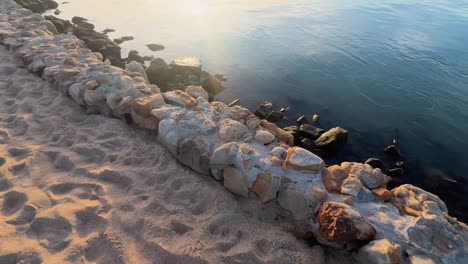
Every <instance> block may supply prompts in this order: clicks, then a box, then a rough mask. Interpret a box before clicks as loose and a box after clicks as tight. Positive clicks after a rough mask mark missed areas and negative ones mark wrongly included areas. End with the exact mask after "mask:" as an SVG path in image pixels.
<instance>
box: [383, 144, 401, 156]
mask: <svg viewBox="0 0 468 264" xmlns="http://www.w3.org/2000/svg"><path fill="white" fill-rule="evenodd" d="M384 152H385V153H387V154H388V155H390V156H394V157H400V155H401V153H400V149H398V147H397V146H396V145H393V144H392V145H390V146H388V147H386V148H385V149H384Z"/></svg>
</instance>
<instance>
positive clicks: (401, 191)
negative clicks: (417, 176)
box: [392, 184, 447, 217]
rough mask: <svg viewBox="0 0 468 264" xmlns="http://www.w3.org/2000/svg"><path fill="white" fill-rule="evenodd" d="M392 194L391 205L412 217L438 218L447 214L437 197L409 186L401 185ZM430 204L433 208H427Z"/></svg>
mask: <svg viewBox="0 0 468 264" xmlns="http://www.w3.org/2000/svg"><path fill="white" fill-rule="evenodd" d="M392 193H393V199H392V204H393V205H395V206H396V207H397V208H398V209H399V210H400V212H402V213H406V214H409V215H412V216H420V215H422V214H423V215H437V216H439V217H443V215H444V213H447V206H446V205H445V203H444V202H443V201H442V200H441V199H440V198H439V197H437V196H436V195H434V194H432V193H429V192H427V191H424V190H422V189H420V188H418V187H415V186H413V185H411V184H404V185H401V186H399V187H397V188H395V189H393V190H392ZM430 204H432V205H433V206H432V205H431V206H429V205H430Z"/></svg>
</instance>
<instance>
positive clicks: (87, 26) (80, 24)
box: [78, 21, 94, 30]
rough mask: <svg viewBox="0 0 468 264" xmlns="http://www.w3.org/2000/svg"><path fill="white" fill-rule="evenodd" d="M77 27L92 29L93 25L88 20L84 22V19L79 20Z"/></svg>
mask: <svg viewBox="0 0 468 264" xmlns="http://www.w3.org/2000/svg"><path fill="white" fill-rule="evenodd" d="M78 27H80V28H84V29H87V30H94V25H93V24H91V23H89V22H86V21H83V22H80V23H79V24H78Z"/></svg>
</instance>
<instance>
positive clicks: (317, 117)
mask: <svg viewBox="0 0 468 264" xmlns="http://www.w3.org/2000/svg"><path fill="white" fill-rule="evenodd" d="M312 121H313V122H314V123H317V122H318V121H320V116H319V115H317V114H315V115H314V116H313V117H312Z"/></svg>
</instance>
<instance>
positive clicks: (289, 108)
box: [280, 106, 291, 113]
mask: <svg viewBox="0 0 468 264" xmlns="http://www.w3.org/2000/svg"><path fill="white" fill-rule="evenodd" d="M289 111H291V107H289V106H287V107H283V108H281V110H280V112H281V113H286V112H289Z"/></svg>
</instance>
